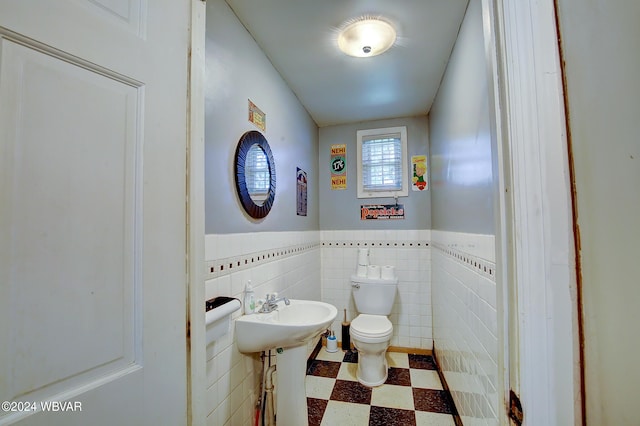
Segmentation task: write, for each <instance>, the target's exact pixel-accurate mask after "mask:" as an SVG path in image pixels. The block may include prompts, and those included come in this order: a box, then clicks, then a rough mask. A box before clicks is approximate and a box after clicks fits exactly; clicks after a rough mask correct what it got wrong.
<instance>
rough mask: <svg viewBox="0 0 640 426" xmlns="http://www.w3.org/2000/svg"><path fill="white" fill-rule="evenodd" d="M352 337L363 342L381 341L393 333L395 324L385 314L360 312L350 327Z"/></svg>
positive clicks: (387, 338)
mask: <svg viewBox="0 0 640 426" xmlns="http://www.w3.org/2000/svg"><path fill="white" fill-rule="evenodd" d="M350 332H351V337H352V338H353V339H356V340H359V341H361V342H362V343H381V342H384V341H386V340H389V339H390V337H391V335H392V334H393V324H391V321H389V319H388V318H387V317H385V316H383V315H368V314H360V315H358V316H357V317H356V318H355V319H354V320H353V321H351V327H350Z"/></svg>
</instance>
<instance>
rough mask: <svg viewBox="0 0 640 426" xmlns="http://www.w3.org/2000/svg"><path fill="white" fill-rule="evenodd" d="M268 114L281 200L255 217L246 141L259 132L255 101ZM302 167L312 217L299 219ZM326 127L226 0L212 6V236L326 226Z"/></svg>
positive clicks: (208, 106) (208, 158)
mask: <svg viewBox="0 0 640 426" xmlns="http://www.w3.org/2000/svg"><path fill="white" fill-rule="evenodd" d="M249 99H250V100H251V101H252V102H254V103H255V104H256V105H257V106H258V107H259V108H260V109H261V110H262V111H263V112H264V113H265V114H266V131H264V132H262V131H261V133H263V134H264V136H265V137H266V138H267V141H268V142H269V146H270V147H271V151H272V152H273V156H274V159H275V163H276V179H277V182H276V196H275V200H274V204H273V207H272V209H271V212H270V213H269V215H268V216H267V217H265V218H264V219H262V220H259V221H256V220H253V219H251V218H249V217H248V216H247V215H246V214H245V213H244V210H243V208H242V205H241V204H240V202H239V200H238V197H237V195H236V191H235V180H234V175H233V164H234V154H235V150H236V146H237V144H238V141H239V140H240V137H241V136H242V135H243V134H244V133H245V132H246V131H249V130H258V131H260V130H259V129H258V128H257V127H256V126H254V125H253V124H252V123H250V122H249V121H248V100H249ZM296 167H300V168H301V169H303V170H304V171H306V172H307V177H308V186H307V197H308V211H307V216H297V214H296ZM317 199H318V128H317V126H316V124H315V123H314V122H313V120H312V119H311V117H310V116H309V114H308V113H307V111H306V110H305V109H304V107H303V106H302V105H301V104H300V102H299V101H298V98H297V97H296V96H295V94H294V93H293V92H292V91H291V89H290V88H289V87H288V86H287V85H286V83H285V82H284V80H282V78H281V77H280V74H278V72H277V71H276V70H275V68H274V67H273V65H272V64H271V62H270V61H269V59H268V58H267V57H266V56H265V55H264V53H263V52H262V50H260V48H259V47H258V45H257V44H256V43H255V41H254V40H253V38H252V37H251V35H250V34H249V33H248V32H247V30H246V29H245V28H244V26H242V24H241V23H240V22H239V21H238V19H237V18H236V16H235V15H234V14H233V11H232V10H231V9H230V8H229V6H228V5H227V3H225V2H224V0H210V1H208V2H207V29H206V78H205V203H206V205H205V228H206V229H205V232H206V233H207V234H214V233H216V234H226V233H237V232H265V231H308V230H317V229H318V203H317V202H316V200H317Z"/></svg>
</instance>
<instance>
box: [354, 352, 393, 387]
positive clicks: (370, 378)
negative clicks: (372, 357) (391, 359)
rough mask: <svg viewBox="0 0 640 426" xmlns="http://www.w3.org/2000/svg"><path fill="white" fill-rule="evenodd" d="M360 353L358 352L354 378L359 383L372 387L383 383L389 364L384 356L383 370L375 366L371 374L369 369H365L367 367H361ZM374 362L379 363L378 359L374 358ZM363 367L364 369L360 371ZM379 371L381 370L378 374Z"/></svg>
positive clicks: (385, 379) (387, 373)
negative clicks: (374, 370) (374, 371)
mask: <svg viewBox="0 0 640 426" xmlns="http://www.w3.org/2000/svg"><path fill="white" fill-rule="evenodd" d="M359 357H360V354H358V370H357V373H356V378H357V379H358V382H360V384H362V385H364V386H367V387H370V388H374V387H376V386H380V385H383V384H384V382H386V381H387V377H388V375H389V365H388V364H387V360H386V358H385V360H384V363H383V370H378V369H377V368H376V370H377V371H376V373H375V374H372V372H373V371H372V370H371V369H367V367H362V365H361V364H360V358H359ZM376 364H378V365H379V360H376ZM363 369H364V371H362V370H363ZM380 371H382V375H380Z"/></svg>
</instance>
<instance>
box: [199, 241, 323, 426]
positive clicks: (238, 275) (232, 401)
mask: <svg viewBox="0 0 640 426" xmlns="http://www.w3.org/2000/svg"><path fill="white" fill-rule="evenodd" d="M205 253H206V258H207V261H206V267H207V281H206V283H205V286H206V288H205V294H206V298H207V299H210V298H213V297H216V296H232V297H237V298H239V299H240V300H242V293H243V291H244V286H245V284H246V283H247V281H248V280H251V283H252V285H253V288H254V290H255V293H256V298H264V296H265V294H267V293H272V292H278V293H279V294H281V295H284V296H287V297H290V298H294V299H312V300H320V299H321V293H320V241H319V232H318V231H307V232H263V233H247V234H225V235H207V236H206V239H205ZM241 314H242V313H241V311H237V312H235V313H234V314H233V317H232V318H236V317H238V316H240V315H241ZM231 324H232V325H231V327H230V330H229V333H228V334H226V335H225V336H223V337H221V338H220V339H218V340H216V341H215V342H213V343H211V344H209V345H208V346H207V386H208V389H207V409H208V411H209V413H208V417H207V424H209V425H224V424H238V425H248V424H253V422H252V419H253V416H254V413H255V403H256V401H257V397H258V395H257V393H258V392H259V383H258V381H259V376H260V375H259V371H260V368H261V362H260V359H259V357H258V355H257V354H256V355H244V354H241V353H240V352H238V349H237V347H236V345H235V344H234V326H233V322H232V323H231ZM273 361H275V357H273Z"/></svg>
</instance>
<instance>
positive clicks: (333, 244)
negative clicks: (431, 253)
mask: <svg viewBox="0 0 640 426" xmlns="http://www.w3.org/2000/svg"><path fill="white" fill-rule="evenodd" d="M321 245H322V248H393V249H397V248H409V249H415V248H418V249H421V248H429V245H430V243H429V242H428V241H426V240H393V241H392V240H333V239H331V240H324V241H322V242H321Z"/></svg>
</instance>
